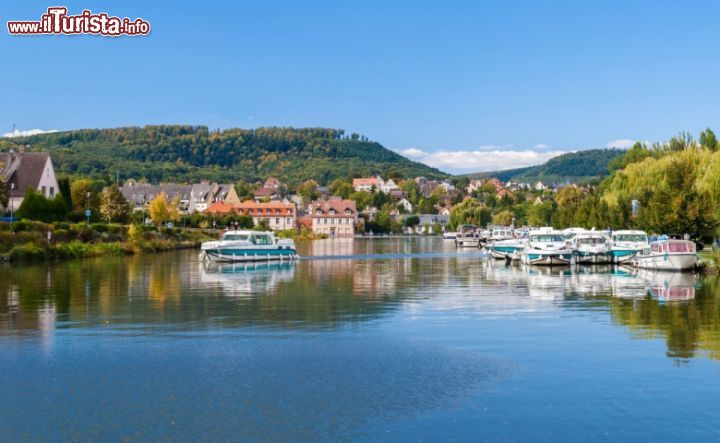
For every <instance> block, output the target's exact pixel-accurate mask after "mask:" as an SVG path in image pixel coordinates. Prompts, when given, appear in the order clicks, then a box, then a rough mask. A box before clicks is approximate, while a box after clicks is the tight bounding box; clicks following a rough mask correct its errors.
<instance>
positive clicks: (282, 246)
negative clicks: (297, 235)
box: [200, 231, 298, 262]
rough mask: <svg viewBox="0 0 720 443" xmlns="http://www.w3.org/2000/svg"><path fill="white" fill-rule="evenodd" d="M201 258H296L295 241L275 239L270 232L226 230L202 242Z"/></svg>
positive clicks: (227, 260)
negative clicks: (214, 238)
mask: <svg viewBox="0 0 720 443" xmlns="http://www.w3.org/2000/svg"><path fill="white" fill-rule="evenodd" d="M201 250H202V252H201V253H200V257H201V258H202V259H203V260H211V261H226V262H258V261H274V260H280V261H282V260H293V259H296V258H298V255H297V250H296V249H295V242H294V241H292V240H291V239H277V238H275V234H274V233H272V232H265V231H227V232H225V233H224V234H223V236H222V238H221V239H220V240H214V241H208V242H204V243H203V244H202V246H201Z"/></svg>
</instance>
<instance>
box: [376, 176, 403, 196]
mask: <svg viewBox="0 0 720 443" xmlns="http://www.w3.org/2000/svg"><path fill="white" fill-rule="evenodd" d="M381 180H382V179H381ZM380 190H381V191H382V192H384V193H385V194H390V193H391V192H392V191H395V190H400V188H399V187H398V185H397V184H395V181H394V180H393V179H389V180H388V181H386V182H384V183H382V184H381V185H380Z"/></svg>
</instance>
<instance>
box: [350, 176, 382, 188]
mask: <svg viewBox="0 0 720 443" xmlns="http://www.w3.org/2000/svg"><path fill="white" fill-rule="evenodd" d="M377 184H378V179H377V177H370V178H354V179H353V187H355V186H373V185H375V186H377Z"/></svg>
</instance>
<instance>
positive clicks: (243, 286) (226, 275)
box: [200, 261, 295, 297]
mask: <svg viewBox="0 0 720 443" xmlns="http://www.w3.org/2000/svg"><path fill="white" fill-rule="evenodd" d="M200 267H201V272H200V283H202V284H203V285H207V286H214V287H221V288H222V289H223V290H224V291H225V292H224V293H225V295H227V296H240V297H243V296H252V295H257V294H259V293H262V292H263V291H272V290H274V289H275V288H277V287H278V285H279V284H280V283H282V282H289V281H292V279H293V278H295V263H292V262H289V263H219V262H207V261H204V262H201V264H200Z"/></svg>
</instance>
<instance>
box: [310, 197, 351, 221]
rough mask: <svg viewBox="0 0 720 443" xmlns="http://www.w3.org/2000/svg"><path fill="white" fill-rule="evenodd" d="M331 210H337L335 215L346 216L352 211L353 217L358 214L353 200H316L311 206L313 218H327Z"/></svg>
mask: <svg viewBox="0 0 720 443" xmlns="http://www.w3.org/2000/svg"><path fill="white" fill-rule="evenodd" d="M330 210H335V215H344V214H345V211H346V210H350V211H351V212H352V215H353V216H354V215H355V214H357V206H356V205H355V201H353V200H346V199H343V198H331V199H329V200H315V201H314V202H312V203H311V204H310V214H311V215H312V216H313V217H323V216H327V215H328V213H329V212H330ZM320 212H321V213H320Z"/></svg>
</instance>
